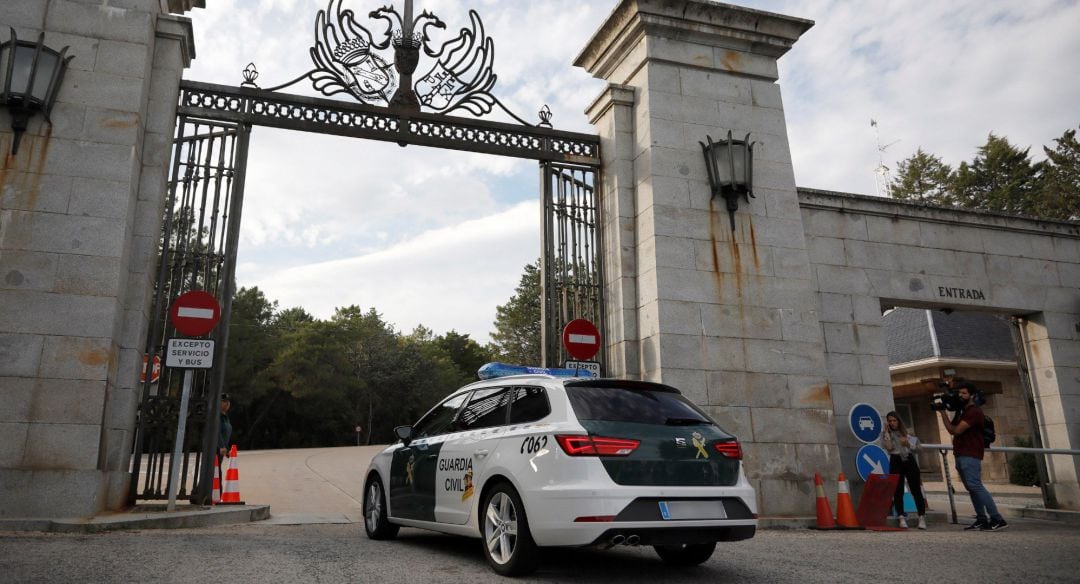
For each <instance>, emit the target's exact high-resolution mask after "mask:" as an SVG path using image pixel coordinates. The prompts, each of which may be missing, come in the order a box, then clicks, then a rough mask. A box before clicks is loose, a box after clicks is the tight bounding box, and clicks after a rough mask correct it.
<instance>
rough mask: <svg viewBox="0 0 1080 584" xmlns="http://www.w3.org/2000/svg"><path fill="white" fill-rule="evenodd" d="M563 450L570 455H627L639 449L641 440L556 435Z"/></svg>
mask: <svg viewBox="0 0 1080 584" xmlns="http://www.w3.org/2000/svg"><path fill="white" fill-rule="evenodd" d="M555 440H556V441H557V442H558V443H559V446H562V449H563V452H565V453H567V454H569V455H570V456H627V455H629V454H630V453H631V452H633V451H635V450H637V447H638V445H639V444H641V441H640V440H634V439H631V438H604V437H599V436H580V435H578V436H556V437H555Z"/></svg>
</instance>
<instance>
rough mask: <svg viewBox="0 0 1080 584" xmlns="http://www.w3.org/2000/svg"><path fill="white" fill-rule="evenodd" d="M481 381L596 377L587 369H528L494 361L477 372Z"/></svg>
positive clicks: (523, 366)
mask: <svg viewBox="0 0 1080 584" xmlns="http://www.w3.org/2000/svg"><path fill="white" fill-rule="evenodd" d="M476 375H477V376H478V377H480V379H481V380H486V379H495V378H498V377H507V376H510V375H551V376H553V377H581V378H587V377H594V376H593V374H592V372H591V371H589V370H587V369H562V368H558V367H527V366H525V365H509V364H507V363H499V362H497V361H493V362H491V363H486V364H484V365H483V366H482V367H480V369H478V370H477V371H476Z"/></svg>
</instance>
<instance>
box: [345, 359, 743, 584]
mask: <svg viewBox="0 0 1080 584" xmlns="http://www.w3.org/2000/svg"><path fill="white" fill-rule="evenodd" d="M395 432H396V433H397V435H398V437H399V438H400V439H401V442H399V443H397V444H394V445H392V446H390V447H388V448H386V450H383V451H382V452H380V453H379V454H377V455H376V456H375V457H374V459H372V462H371V465H370V467H369V468H368V471H367V474H366V478H365V488H364V516H365V527H366V530H367V534H368V536H369V537H371V538H373V539H388V538H392V537H394V536H396V535H397V532H398V528H399V527H400V526H408V527H420V528H424V529H431V530H435V531H440V532H444V533H451V534H458V535H463V536H469V537H478V538H481V539H482V540H483V550H484V554H485V555H486V557H487V559H488V562H489V563H490V564H491V566H492V567H493V568H494V569H495V571H496V572H498V573H500V574H504V575H518V574H524V573H528V572H530V571H532V570H533V569H535V568H536V564H537V558H538V553H537V548H538V547H548V546H595V547H599V548H608V547H612V546H616V545H651V546H653V547H654V548H655V549H656V553H657V554H658V555H659V556H660V558H661V559H663V560H664V561H665V562H668V563H670V564H676V565H684V566H685V565H694V564H699V563H702V562H704V561H706V560H707V559H709V557H710V556H711V555H712V553H713V550H714V549H715V547H716V542H722V541H737V540H743V539H748V538H751V537H753V536H754V531H755V530H756V528H757V506H756V503H755V498H754V489H753V487H752V486H751V485H750V483H749V482H747V480H746V476H745V475H744V474H743V471H742V467H741V463H740V460H741V459H742V449H741V447H740V446H739V443H738V441H737V440H736V439H735V437H733V436H731V435H730V434H727V433H726V432H724V431H723V430H722V429H720V427H719V426H718V425H717V424H716V423H715V422H714V421H713V420H711V419H710V418H709V417H708V416H707V415H705V414H704V413H703V412H702V411H701V410H699V409H698V408H697V407H696V406H694V404H693V403H691V402H690V401H689V400H687V399H686V398H684V397H683V396H682V395H681V394H680V392H679V391H678V390H677V389H675V388H673V387H669V386H667V385H661V384H657V383H648V382H640V381H627V380H616V379H592V378H566V377H556V376H552V375H514V376H510V377H501V378H497V379H488V380H485V381H480V382H477V383H473V384H471V385H468V386H466V387H463V388H461V389H459V390H457V391H456V392H454V393H453V394H451V395H450V396H449V397H447V398H446V399H445V400H443V402H442V403H440V404H438V405H437V406H435V407H434V408H432V410H431V411H429V412H428V413H427V414H425V415H424V417H422V418H421V419H420V421H418V422H417V423H416V424H414V425H413V426H401V427H398V428H396V429H395Z"/></svg>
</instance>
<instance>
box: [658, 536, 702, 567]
mask: <svg viewBox="0 0 1080 584" xmlns="http://www.w3.org/2000/svg"><path fill="white" fill-rule="evenodd" d="M653 549H655V550H656V555H658V556H660V559H661V560H664V563H665V564H670V565H672V566H696V565H698V564H702V563H704V562H705V561H706V560H708V559H709V558H710V557H712V555H713V551H715V550H716V542H712V543H688V544H682V545H654V546H653Z"/></svg>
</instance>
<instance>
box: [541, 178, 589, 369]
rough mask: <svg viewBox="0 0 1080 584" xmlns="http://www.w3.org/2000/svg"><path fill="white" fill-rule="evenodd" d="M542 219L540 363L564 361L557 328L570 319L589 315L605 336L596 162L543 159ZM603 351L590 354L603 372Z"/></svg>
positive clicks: (558, 363) (556, 365) (553, 363)
mask: <svg viewBox="0 0 1080 584" xmlns="http://www.w3.org/2000/svg"><path fill="white" fill-rule="evenodd" d="M540 167H541V177H542V182H543V188H544V210H543V217H544V218H543V223H542V229H541V231H542V236H543V245H544V249H543V255H542V256H541V259H540V273H541V279H542V281H543V298H542V302H541V309H540V311H541V315H542V316H541V318H542V320H543V330H544V334H543V344H542V345H541V350H542V356H543V361H544V365H545V366H547V367H553V366H554V367H560V366H561V365H562V363H563V362H564V361H566V359H567V355H566V351H565V349H564V348H563V346H562V342H561V340H562V329H563V327H564V326H566V323H568V322H570V321H571V320H574V319H575V318H584V319H588V320H590V321H592V322H593V324H595V325H596V327H597V328H598V329H600V331H601V336H603V335H604V331H605V328H604V324H605V323H604V274H603V259H602V258H603V255H602V250H601V249H600V241H601V237H600V201H599V196H600V195H599V193H600V189H599V185H598V184H597V182H598V171H597V168H596V167H595V166H587V165H576V164H566V163H558V162H543V163H541V165H540ZM604 353H605V351H604V349H603V348H601V349H600V353H599V354H597V356H596V357H595V358H594V359H595V360H596V361H600V363H601V371H603V363H604Z"/></svg>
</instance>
